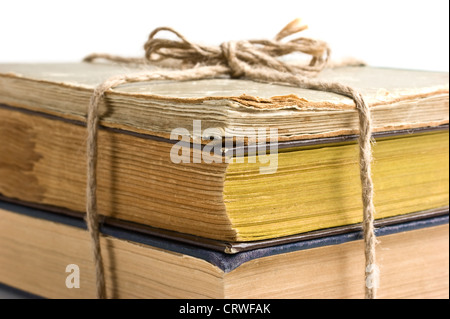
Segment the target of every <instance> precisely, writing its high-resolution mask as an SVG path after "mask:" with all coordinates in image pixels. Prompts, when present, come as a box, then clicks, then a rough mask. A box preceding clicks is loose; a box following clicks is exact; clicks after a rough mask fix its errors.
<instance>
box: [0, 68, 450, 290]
mask: <svg viewBox="0 0 450 319" xmlns="http://www.w3.org/2000/svg"><path fill="white" fill-rule="evenodd" d="M136 68H137V67H136ZM142 68H146V69H149V68H151V66H145V67H140V69H142ZM136 71H137V69H135V68H133V67H130V66H127V67H126V68H125V67H123V66H120V65H113V64H89V63H73V64H4V65H0V283H2V284H5V285H8V286H11V287H15V288H18V289H21V290H24V291H27V292H30V293H33V294H36V295H40V296H43V297H49V298H53V297H57V298H90V297H95V291H96V289H95V271H94V264H93V261H92V256H91V248H90V237H89V234H88V233H87V231H86V226H85V222H84V210H85V188H86V164H85V163H86V160H85V156H86V153H85V149H86V127H85V122H86V120H85V119H86V110H87V105H88V104H89V99H90V96H91V95H92V93H93V89H94V88H95V86H96V85H98V84H99V83H101V82H102V81H104V80H105V79H107V78H108V77H109V76H112V75H117V74H121V73H125V72H126V73H132V72H136ZM319 79H321V80H330V81H331V80H333V81H337V82H340V83H344V84H348V85H351V86H353V87H355V88H356V89H358V90H360V92H361V93H362V94H363V95H364V96H365V98H366V99H367V101H368V103H369V104H370V106H371V107H372V113H373V122H374V124H373V125H374V139H375V141H376V143H375V144H374V159H375V160H374V163H373V179H374V185H375V207H376V211H377V213H376V228H377V237H378V240H379V241H380V243H379V245H378V246H377V256H378V263H379V267H380V271H381V280H380V287H381V288H380V290H379V297H381V298H407V297H417V298H427V297H431V298H440V297H442V298H444V297H445V298H448V293H449V248H448V245H449V237H448V235H449V229H448V202H449V189H448V187H449V186H448V182H449V171H448V169H449V163H448V160H449V150H448V147H449V144H448V121H449V109H448V107H449V88H448V74H447V73H438V72H424V71H410V70H394V69H383V68H372V67H342V68H335V69H327V70H325V71H323V73H321V74H320V75H319ZM100 112H101V129H100V132H99V140H98V147H99V150H98V154H99V155H98V156H99V157H98V159H99V163H98V169H97V176H98V201H99V202H98V206H99V207H98V211H99V213H100V214H102V217H103V218H102V223H101V232H102V238H101V244H102V253H103V258H104V262H105V271H106V286H107V295H108V297H111V298H359V297H363V296H364V251H363V244H362V235H361V227H360V222H361V220H362V204H361V186H360V180H359V166H358V165H359V164H358V144H357V134H358V114H357V112H356V110H355V108H354V103H353V101H352V100H351V99H348V98H345V97H342V96H339V95H335V94H332V93H324V92H318V91H312V90H304V89H297V88H293V87H289V86H281V85H270V84H263V83H256V82H251V81H245V80H233V79H212V80H201V81H185V82H173V81H172V82H171V81H161V82H152V83H136V84H127V85H123V86H120V87H118V88H115V89H113V90H112V91H110V92H108V93H107V94H106V97H105V99H104V101H103V102H102V105H101V110H100ZM255 143H256V144H255ZM68 265H76V266H77V267H78V268H79V285H76V284H74V285H72V286H70V285H67V278H68V275H70V273H68V272H66V270H67V266H68Z"/></svg>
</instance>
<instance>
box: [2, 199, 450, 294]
mask: <svg viewBox="0 0 450 319" xmlns="http://www.w3.org/2000/svg"><path fill="white" fill-rule="evenodd" d="M377 226H378V227H377V235H378V238H379V240H380V242H381V243H380V245H379V249H378V259H379V266H380V269H381V279H380V284H381V285H382V287H383V289H381V290H380V291H379V297H380V298H448V297H449V255H448V253H449V246H448V244H449V237H448V234H449V232H448V210H447V211H446V212H439V213H432V212H428V213H422V214H421V215H420V216H419V215H417V216H415V217H413V218H404V219H396V218H393V219H391V221H390V222H389V223H386V224H384V225H381V224H378V225H377ZM102 232H103V233H104V234H105V236H103V237H102V239H101V241H102V250H103V253H104V262H105V271H106V284H107V289H108V296H109V297H111V298H271V299H274V298H360V297H361V296H363V289H364V286H363V284H362V283H363V282H364V278H363V276H364V272H363V271H361V269H363V268H364V267H363V266H364V256H363V254H362V253H361V251H362V249H363V243H362V240H361V232H360V230H357V231H353V232H350V233H347V234H340V235H328V236H324V237H320V238H316V239H309V240H303V241H297V242H293V243H288V244H283V245H276V246H271V247H263V248H258V249H253V250H251V251H247V252H241V253H237V254H233V255H229V254H225V253H223V252H217V251H214V250H210V249H206V248H199V247H197V246H193V245H189V244H184V243H179V242H174V241H171V240H166V239H161V238H158V237H154V236H149V235H143V234H140V233H136V232H133V231H126V230H124V229H121V228H117V227H112V226H108V225H104V226H103V228H102ZM0 265H1V267H0V283H3V284H6V285H8V286H12V287H15V288H18V289H21V290H24V291H27V292H29V293H32V294H35V295H38V296H42V297H46V298H93V297H95V278H94V277H93V274H94V266H93V262H92V258H91V254H90V239H89V234H88V233H87V232H86V230H85V224H84V222H83V220H82V219H80V218H74V217H69V216H66V215H61V214H55V213H50V212H46V211H42V210H37V209H31V208H27V207H24V206H19V205H15V204H10V203H5V202H0ZM68 266H70V267H71V268H70V270H67V267H68ZM73 267H77V269H78V271H77V272H76V273H74V272H72V269H74V268H73ZM73 274H77V275H78V277H77V278H75V277H73V276H72V275H73ZM68 278H69V279H68ZM67 280H69V284H67ZM77 280H78V281H77ZM77 287H78V288H77Z"/></svg>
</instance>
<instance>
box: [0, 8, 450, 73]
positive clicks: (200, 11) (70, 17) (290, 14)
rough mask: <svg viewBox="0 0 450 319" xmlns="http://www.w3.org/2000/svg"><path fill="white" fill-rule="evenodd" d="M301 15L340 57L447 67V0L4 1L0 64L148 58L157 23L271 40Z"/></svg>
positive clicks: (203, 34)
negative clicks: (96, 55) (146, 46)
mask: <svg viewBox="0 0 450 319" xmlns="http://www.w3.org/2000/svg"><path fill="white" fill-rule="evenodd" d="M296 17H301V18H302V19H303V21H304V22H305V23H306V24H308V25H309V30H307V31H305V32H302V33H303V36H305V37H313V38H318V39H322V40H325V41H327V42H328V43H329V44H330V46H331V48H332V49H333V57H335V58H340V57H347V56H352V57H357V58H360V59H362V60H364V61H366V62H367V63H368V64H370V65H374V66H387V67H398V68H410V69H425V70H439V71H448V68H449V1H448V0H421V1H417V0H414V1H412V0H410V1H404V0H377V1H367V0H359V1H357V0H335V1H317V0H316V1H312V0H309V1H306V0H271V1H266V0H259V1H250V0H222V1H215V0H214V1H213V0H209V1H207V0H201V1H196V0H185V1H170V0H158V1H153V0H147V1H138V0H121V1H115V0H109V1H95V0H90V1H84V0H78V1H62V0H60V1H52V0H41V1H24V0H11V1H5V0H2V1H0V63H3V62H35V61H37V62H53V61H79V60H81V59H82V58H83V57H84V56H85V55H87V54H89V53H92V52H107V53H111V54H120V55H124V56H142V55H143V49H142V45H143V43H144V42H145V40H146V38H147V36H148V34H149V33H150V31H151V30H152V29H154V28H156V27H158V26H171V27H173V28H175V29H176V30H178V31H180V32H181V33H182V34H184V35H185V36H186V37H187V38H188V39H190V40H192V41H197V42H201V43H204V44H219V43H220V42H222V41H227V40H239V39H253V38H272V37H273V36H274V35H275V34H276V33H277V32H278V31H279V30H280V29H281V28H282V27H283V26H284V25H285V24H286V23H288V22H289V21H291V20H292V19H294V18H296Z"/></svg>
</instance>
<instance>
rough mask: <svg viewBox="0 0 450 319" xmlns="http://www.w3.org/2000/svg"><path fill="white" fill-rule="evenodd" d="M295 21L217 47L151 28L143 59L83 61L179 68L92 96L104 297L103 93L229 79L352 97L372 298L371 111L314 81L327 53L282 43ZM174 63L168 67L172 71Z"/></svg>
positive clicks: (90, 174)
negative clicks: (299, 58)
mask: <svg viewBox="0 0 450 319" xmlns="http://www.w3.org/2000/svg"><path fill="white" fill-rule="evenodd" d="M306 28H307V27H306V26H304V25H301V23H300V20H299V19H296V20H294V21H292V22H291V23H289V24H288V25H286V26H285V27H284V28H283V29H282V30H281V31H280V32H279V33H278V34H277V35H276V37H275V39H273V40H241V41H229V42H224V43H222V44H221V45H220V46H206V45H200V44H195V43H192V42H190V41H188V40H187V39H186V38H185V37H184V36H183V35H181V34H180V33H178V32H177V31H175V30H173V29H171V28H167V27H161V28H157V29H155V30H154V31H153V32H152V33H150V36H149V38H148V40H147V42H146V43H145V45H144V49H145V58H123V57H120V56H114V55H110V54H91V55H89V56H87V57H86V58H85V59H84V61H86V62H92V61H94V60H96V59H106V60H109V61H112V62H119V63H138V64H146V63H152V64H161V63H162V62H168V61H169V62H173V61H175V62H178V64H180V67H179V70H159V71H144V72H141V73H137V74H130V75H118V76H113V77H111V78H109V79H107V80H106V81H104V82H103V83H101V84H100V85H98V86H97V87H96V88H95V90H94V93H93V95H92V97H91V100H90V104H89V107H88V114H87V133H88V139H87V188H86V219H87V224H88V230H89V233H90V235H91V239H92V247H93V254H94V260H95V266H96V280H97V295H98V297H99V298H104V297H105V296H106V290H105V280H104V270H103V261H102V255H101V247H100V239H99V238H100V237H99V228H98V213H97V194H96V189H97V174H96V170H97V135H98V125H99V116H98V106H99V103H100V101H101V100H102V98H103V97H104V95H105V93H106V92H107V91H108V90H110V89H111V88H113V87H116V86H118V85H121V84H125V83H131V82H144V81H155V80H174V81H186V80H198V79H207V78H217V77H221V76H229V77H231V78H246V79H250V80H253V81H259V82H268V83H280V84H285V85H291V86H294V87H299V88H305V89H313V90H319V91H325V92H332V93H336V94H340V95H344V96H347V97H350V98H351V99H353V101H354V102H355V105H356V109H357V111H358V115H359V139H358V143H359V164H360V177H361V185H362V204H363V224H362V225H363V234H364V247H365V249H364V251H365V260H366V262H365V276H366V282H370V283H371V284H366V285H365V295H366V298H375V297H376V291H377V288H378V285H377V284H372V283H378V272H374V271H373V269H378V268H377V267H376V260H375V245H376V243H377V240H376V237H375V230H374V225H373V222H374V215H375V207H374V204H373V182H372V177H371V162H372V145H371V136H372V121H371V114H370V108H369V106H368V105H367V104H366V102H365V101H364V98H363V97H362V95H361V94H360V93H359V92H357V91H356V90H355V89H353V88H351V87H349V86H346V85H343V84H340V83H336V82H325V81H320V80H316V79H314V78H313V77H314V76H315V75H317V74H318V73H319V72H320V71H322V70H323V69H324V68H325V67H326V65H327V63H328V60H329V56H330V49H329V47H328V45H327V44H326V43H325V42H322V41H318V40H313V39H308V38H302V37H300V38H296V39H293V40H289V41H282V40H283V39H285V38H286V37H288V36H290V35H293V34H296V33H298V32H301V31H303V30H305V29H306ZM161 31H169V32H172V33H173V34H175V35H176V37H178V40H169V39H164V38H156V35H157V34H158V33H159V32H161ZM295 52H299V53H304V54H307V55H310V56H311V60H310V62H309V64H306V65H301V64H294V63H287V62H283V61H282V60H280V59H279V58H280V57H282V56H284V55H287V54H291V53H295ZM173 65H175V64H172V63H171V64H170V66H172V67H173Z"/></svg>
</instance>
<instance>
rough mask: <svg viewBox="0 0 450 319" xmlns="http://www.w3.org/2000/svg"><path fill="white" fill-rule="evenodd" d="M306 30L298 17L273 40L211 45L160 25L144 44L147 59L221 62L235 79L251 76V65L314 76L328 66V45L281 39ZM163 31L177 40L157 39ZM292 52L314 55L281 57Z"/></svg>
mask: <svg viewBox="0 0 450 319" xmlns="http://www.w3.org/2000/svg"><path fill="white" fill-rule="evenodd" d="M305 29H307V26H306V25H302V24H301V20H300V19H295V20H294V21H292V22H290V23H289V24H287V25H286V26H285V27H284V28H283V29H282V30H281V31H280V32H278V34H277V35H276V36H275V38H274V39H273V40H241V41H228V42H224V43H222V44H221V45H220V46H209V45H201V44H196V43H193V42H191V41H188V40H187V39H186V38H185V37H184V36H183V35H182V34H180V33H179V32H177V31H175V30H174V29H172V28H168V27H160V28H157V29H155V30H153V32H152V33H150V35H149V38H148V40H147V42H146V43H145V45H144V49H145V58H146V59H147V60H148V61H150V62H160V61H162V60H166V59H172V60H178V61H179V62H181V63H182V64H184V65H188V66H190V67H192V66H196V65H202V66H213V65H222V66H226V67H228V68H229V75H230V76H231V77H233V78H240V77H248V72H247V70H248V69H250V68H251V69H253V70H254V69H260V70H267V71H269V72H277V71H278V72H283V73H291V74H295V75H303V76H308V77H311V76H315V75H316V74H317V73H319V72H320V71H322V70H323V69H324V68H325V66H326V64H327V62H328V59H329V56H330V48H329V47H328V45H327V44H326V43H325V42H323V41H319V40H313V39H309V38H303V37H300V38H296V39H292V40H289V41H282V40H283V39H284V38H286V37H288V36H290V35H293V34H296V33H299V32H301V31H303V30H305ZM161 31H168V32H171V33H173V34H174V35H175V36H176V37H177V38H178V39H176V40H170V39H164V38H156V35H157V34H158V33H159V32H161ZM291 53H303V54H307V55H310V56H311V57H312V58H311V60H310V61H309V63H308V64H306V65H301V64H294V63H287V62H284V61H282V60H281V59H279V58H280V57H282V56H285V55H288V54H291Z"/></svg>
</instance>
